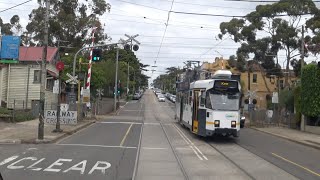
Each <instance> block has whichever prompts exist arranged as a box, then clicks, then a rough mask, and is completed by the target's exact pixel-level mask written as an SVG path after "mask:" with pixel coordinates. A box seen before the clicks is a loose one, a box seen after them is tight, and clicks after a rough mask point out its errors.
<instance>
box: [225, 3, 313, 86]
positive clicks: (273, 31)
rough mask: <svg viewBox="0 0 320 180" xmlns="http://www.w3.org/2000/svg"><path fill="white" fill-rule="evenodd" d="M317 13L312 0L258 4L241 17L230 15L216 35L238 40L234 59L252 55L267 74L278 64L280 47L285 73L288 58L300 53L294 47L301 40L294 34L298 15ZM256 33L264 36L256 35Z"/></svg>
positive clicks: (296, 33) (299, 16)
mask: <svg viewBox="0 0 320 180" xmlns="http://www.w3.org/2000/svg"><path fill="white" fill-rule="evenodd" d="M317 12H318V9H317V7H316V6H315V4H314V2H312V0H304V1H297V0H280V1H279V2H276V3H274V4H267V5H259V6H257V7H256V10H255V11H253V12H251V13H249V14H247V15H246V16H245V17H244V18H239V19H237V18H233V19H232V20H231V21H229V22H223V23H221V24H220V30H221V34H220V35H219V37H220V38H222V37H223V36H224V35H227V34H228V35H229V36H230V37H231V38H232V39H233V40H234V41H235V42H239V43H241V47H240V48H239V49H238V51H237V56H238V61H245V60H246V59H247V58H249V54H254V60H257V61H260V62H262V66H264V68H266V69H267V72H268V74H272V73H273V72H274V70H276V69H277V68H279V66H276V64H278V63H276V64H275V63H274V58H275V57H277V54H278V52H279V51H280V50H284V51H285V52H286V60H287V65H286V71H287V72H288V71H289V65H290V60H291V59H293V58H294V57H296V56H298V55H300V52H299V51H298V50H299V47H300V44H301V43H300V38H299V36H298V35H299V33H300V27H299V23H300V20H301V16H302V15H303V14H312V15H314V14H316V13H317ZM284 14H286V15H287V16H286V17H285V18H283V17H282V16H283V15H284ZM258 33H264V34H267V35H266V36H265V37H263V38H258V37H257V34H258ZM270 55H271V56H270ZM272 62H273V63H272ZM277 71H278V70H277ZM288 75H289V74H288V73H287V75H286V78H285V86H288Z"/></svg>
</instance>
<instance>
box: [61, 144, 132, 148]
mask: <svg viewBox="0 0 320 180" xmlns="http://www.w3.org/2000/svg"><path fill="white" fill-rule="evenodd" d="M57 145H59V146H82V147H101V148H122V149H137V147H130V146H105V145H92V144H57Z"/></svg>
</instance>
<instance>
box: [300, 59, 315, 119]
mask: <svg viewBox="0 0 320 180" xmlns="http://www.w3.org/2000/svg"><path fill="white" fill-rule="evenodd" d="M319 77H320V69H319V68H318V67H317V65H315V64H308V65H307V66H304V67H303V69H302V77H301V94H302V96H301V108H302V109H301V112H302V114H304V115H305V116H309V117H312V118H317V117H318V116H319V114H320V81H319Z"/></svg>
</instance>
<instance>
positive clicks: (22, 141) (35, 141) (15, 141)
mask: <svg viewBox="0 0 320 180" xmlns="http://www.w3.org/2000/svg"><path fill="white" fill-rule="evenodd" d="M95 122H96V121H95V120H94V121H89V122H87V123H84V124H83V125H81V126H79V127H77V128H76V129H73V130H70V131H65V132H63V133H62V134H59V135H58V136H56V137H55V138H53V139H43V140H39V139H32V140H30V139H29V140H27V139H7V140H0V144H49V143H55V142H57V141H58V140H60V139H62V138H65V137H67V136H69V135H72V134H74V133H75V132H77V131H79V130H81V129H84V128H86V127H88V126H90V125H91V124H93V123H95Z"/></svg>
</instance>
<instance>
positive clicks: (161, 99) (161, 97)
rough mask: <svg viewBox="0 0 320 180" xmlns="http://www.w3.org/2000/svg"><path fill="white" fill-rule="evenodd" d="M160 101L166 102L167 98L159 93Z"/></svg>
mask: <svg viewBox="0 0 320 180" xmlns="http://www.w3.org/2000/svg"><path fill="white" fill-rule="evenodd" d="M158 101H159V102H165V101H166V100H165V97H164V95H162V94H159V95H158Z"/></svg>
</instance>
